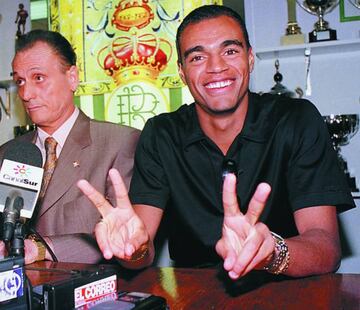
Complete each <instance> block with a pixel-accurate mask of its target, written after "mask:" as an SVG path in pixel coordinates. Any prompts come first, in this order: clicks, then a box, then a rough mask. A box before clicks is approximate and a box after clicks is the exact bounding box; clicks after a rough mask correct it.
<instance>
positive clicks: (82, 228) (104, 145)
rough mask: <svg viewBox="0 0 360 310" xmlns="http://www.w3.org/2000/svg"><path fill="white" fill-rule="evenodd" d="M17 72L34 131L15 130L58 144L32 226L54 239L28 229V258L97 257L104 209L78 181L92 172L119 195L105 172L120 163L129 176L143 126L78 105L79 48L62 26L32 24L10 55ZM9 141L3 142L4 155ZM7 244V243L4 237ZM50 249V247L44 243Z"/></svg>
mask: <svg viewBox="0 0 360 310" xmlns="http://www.w3.org/2000/svg"><path fill="white" fill-rule="evenodd" d="M12 67H13V79H14V81H15V83H16V85H17V86H18V94H19V97H20V98H21V100H22V102H23V105H24V108H25V110H26V112H27V114H28V115H29V117H30V119H31V120H32V121H33V122H34V123H35V124H36V125H37V130H36V132H33V133H28V134H26V135H24V136H21V137H19V138H18V140H20V141H31V142H33V143H35V144H36V145H37V146H38V147H39V148H40V150H41V152H42V154H43V158H44V162H46V160H48V158H47V151H46V149H48V150H49V149H50V148H51V147H53V148H54V149H53V155H52V156H54V160H53V164H55V170H54V171H53V174H52V176H51V179H50V181H49V182H48V180H46V181H44V183H47V182H48V184H46V185H47V186H46V187H47V188H46V189H45V188H44V186H43V189H42V193H40V196H41V197H40V201H39V204H38V206H37V210H36V212H35V216H34V218H32V219H31V223H32V225H33V228H35V230H36V231H37V232H38V233H39V234H40V235H41V236H42V237H44V240H45V242H46V243H47V245H48V246H49V247H50V248H49V247H47V249H45V247H44V244H42V241H41V240H37V238H36V237H35V238H34V237H33V236H30V237H31V238H30V239H26V240H25V262H26V263H31V262H34V261H36V260H42V259H49V260H50V259H53V258H52V256H51V255H50V253H49V251H51V250H52V251H53V253H54V254H55V256H56V258H57V260H59V261H68V262H84V263H85V262H86V263H97V262H99V261H100V260H101V258H102V256H101V252H100V251H99V248H98V246H97V244H96V242H95V240H94V238H93V237H92V233H93V230H94V227H95V224H96V222H97V221H98V220H99V219H100V213H99V212H98V211H97V210H95V209H94V208H92V207H91V206H90V202H89V201H88V200H87V199H86V197H84V196H83V195H82V193H81V191H80V190H79V189H78V188H77V187H76V182H77V180H79V179H81V178H86V179H89V180H90V181H91V182H92V183H93V184H94V186H95V187H96V188H97V189H98V190H99V191H100V192H101V193H102V194H103V195H104V196H106V197H107V199H109V200H112V199H113V198H114V191H113V187H112V184H111V182H109V181H108V176H107V172H108V170H109V169H110V168H116V169H119V171H120V172H121V174H122V175H123V176H124V178H125V180H126V181H125V182H126V183H127V184H129V182H130V178H131V175H132V168H133V155H134V151H135V146H136V144H137V141H138V137H139V131H138V130H136V129H133V128H130V127H126V126H118V125H115V124H110V123H105V122H98V121H94V120H91V119H90V118H88V117H87V116H86V115H85V114H84V113H83V112H81V111H80V110H79V109H78V108H77V107H75V105H74V92H75V90H76V88H77V86H78V83H79V77H78V69H77V67H76V54H75V52H74V50H73V49H72V47H71V45H70V43H69V42H68V41H67V40H66V39H65V38H64V37H63V36H62V35H61V34H59V33H57V32H52V31H43V30H34V31H31V32H29V33H27V34H26V35H24V36H22V37H21V38H19V40H18V43H17V49H16V54H15V57H14V59H13V62H12ZM7 145H8V144H5V145H3V146H2V147H1V149H0V156H1V158H2V156H3V153H4V151H5V150H6V148H7ZM2 250H3V251H4V247H3V244H2ZM44 250H46V251H44Z"/></svg>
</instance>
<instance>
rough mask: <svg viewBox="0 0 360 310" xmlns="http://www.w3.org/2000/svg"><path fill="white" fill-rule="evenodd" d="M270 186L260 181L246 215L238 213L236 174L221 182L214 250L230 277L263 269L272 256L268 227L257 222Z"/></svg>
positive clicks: (272, 247) (272, 243) (272, 241)
mask: <svg viewBox="0 0 360 310" xmlns="http://www.w3.org/2000/svg"><path fill="white" fill-rule="evenodd" d="M270 191H271V188H270V186H269V185H268V184H267V183H260V184H259V185H258V187H257V188H256V191H255V193H254V195H253V197H252V198H251V201H250V203H249V206H248V210H247V212H246V214H243V213H241V211H240V209H239V204H238V201H237V195H236V177H235V175H233V174H228V175H227V176H226V177H225V180H224V185H223V206H224V222H223V227H222V237H221V239H220V240H219V241H218V242H217V244H216V252H217V253H218V254H219V255H220V256H221V257H222V258H223V260H224V268H225V270H227V271H228V274H229V276H230V278H232V279H237V278H239V277H241V276H244V275H245V274H247V273H248V272H249V271H251V270H253V269H255V268H257V269H259V268H263V267H264V266H265V265H267V264H268V263H269V262H270V261H271V258H272V255H273V251H274V247H275V243H274V240H273V238H272V236H271V233H270V231H269V228H268V227H267V226H266V225H265V224H263V223H261V222H258V220H259V217H260V215H261V213H262V211H263V210H264V207H265V204H266V201H267V199H268V197H269V194H270Z"/></svg>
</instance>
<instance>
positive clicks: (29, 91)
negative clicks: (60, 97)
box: [18, 83, 35, 101]
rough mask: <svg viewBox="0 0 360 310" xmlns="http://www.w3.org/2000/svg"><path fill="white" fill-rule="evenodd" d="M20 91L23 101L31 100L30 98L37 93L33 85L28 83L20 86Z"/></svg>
mask: <svg viewBox="0 0 360 310" xmlns="http://www.w3.org/2000/svg"><path fill="white" fill-rule="evenodd" d="M18 93H19V97H20V98H21V99H22V100H23V101H29V100H30V99H33V98H34V95H35V94H34V89H33V87H31V85H29V84H28V83H26V84H25V85H22V86H21V87H19V91H18Z"/></svg>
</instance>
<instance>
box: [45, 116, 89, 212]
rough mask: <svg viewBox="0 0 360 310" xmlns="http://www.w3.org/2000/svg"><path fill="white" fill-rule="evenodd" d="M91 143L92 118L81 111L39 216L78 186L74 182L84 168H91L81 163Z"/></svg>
mask: <svg viewBox="0 0 360 310" xmlns="http://www.w3.org/2000/svg"><path fill="white" fill-rule="evenodd" d="M90 143H91V138H90V119H89V118H88V117H87V116H86V115H85V114H84V113H82V112H81V111H80V114H79V116H78V118H77V119H76V122H75V124H74V126H73V128H72V129H71V131H70V133H69V135H68V137H67V139H66V142H65V145H64V147H63V149H62V151H61V153H60V156H59V158H58V161H57V164H56V168H55V171H54V174H53V176H52V178H51V181H50V183H49V186H48V188H47V191H46V194H45V197H44V200H43V202H42V205H41V209H40V213H39V217H41V216H42V215H44V214H45V213H46V212H47V211H48V210H49V209H51V208H52V207H53V206H54V205H55V203H56V202H57V201H58V200H59V199H60V198H61V197H62V196H63V195H64V194H65V193H66V192H67V191H68V190H69V188H71V187H72V186H76V185H75V184H74V183H75V182H76V181H77V180H79V179H80V178H81V175H82V171H83V170H84V169H89V167H84V165H81V161H82V159H84V158H86V157H85V156H86V154H85V153H86V148H87V147H88V146H89V145H90ZM83 161H84V160H83ZM77 164H78V165H77Z"/></svg>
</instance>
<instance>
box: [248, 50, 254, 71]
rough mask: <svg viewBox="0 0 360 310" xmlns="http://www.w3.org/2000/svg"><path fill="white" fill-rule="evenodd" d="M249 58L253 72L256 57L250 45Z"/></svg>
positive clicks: (250, 69) (250, 68)
mask: <svg viewBox="0 0 360 310" xmlns="http://www.w3.org/2000/svg"><path fill="white" fill-rule="evenodd" d="M248 59H249V71H250V72H252V71H253V69H254V62H255V59H254V52H253V50H252V48H251V47H249V50H248Z"/></svg>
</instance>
